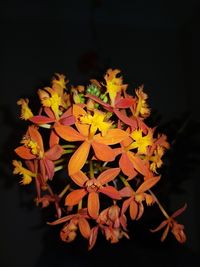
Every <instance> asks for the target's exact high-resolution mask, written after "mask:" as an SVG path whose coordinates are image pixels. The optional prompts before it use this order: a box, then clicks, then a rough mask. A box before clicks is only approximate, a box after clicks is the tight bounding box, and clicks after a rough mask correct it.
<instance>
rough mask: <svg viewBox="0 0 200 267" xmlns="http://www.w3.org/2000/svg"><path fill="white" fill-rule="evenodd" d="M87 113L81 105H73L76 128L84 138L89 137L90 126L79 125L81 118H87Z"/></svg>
mask: <svg viewBox="0 0 200 267" xmlns="http://www.w3.org/2000/svg"><path fill="white" fill-rule="evenodd" d="M86 114H87V112H86V111H85V110H84V109H83V108H82V107H81V106H80V105H73V115H74V117H75V118H76V123H75V125H76V128H77V129H78V131H79V132H80V133H81V134H82V135H83V136H88V134H89V128H90V126H89V125H87V124H82V123H79V121H78V119H79V118H80V116H85V115H86Z"/></svg>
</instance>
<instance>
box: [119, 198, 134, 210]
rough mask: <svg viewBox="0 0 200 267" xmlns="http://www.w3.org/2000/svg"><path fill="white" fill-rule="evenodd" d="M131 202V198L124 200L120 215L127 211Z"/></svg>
mask: <svg viewBox="0 0 200 267" xmlns="http://www.w3.org/2000/svg"><path fill="white" fill-rule="evenodd" d="M131 201H133V198H132V197H130V198H128V199H126V200H125V201H124V202H123V204H122V210H121V213H122V214H124V213H125V212H126V211H127V209H128V207H129V205H130V203H131Z"/></svg>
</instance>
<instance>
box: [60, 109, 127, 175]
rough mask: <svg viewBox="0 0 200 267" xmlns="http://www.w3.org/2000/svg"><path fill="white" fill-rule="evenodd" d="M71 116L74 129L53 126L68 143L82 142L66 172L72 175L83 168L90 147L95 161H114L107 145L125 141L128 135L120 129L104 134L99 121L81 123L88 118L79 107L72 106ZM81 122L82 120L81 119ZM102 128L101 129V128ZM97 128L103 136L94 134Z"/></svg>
mask: <svg viewBox="0 0 200 267" xmlns="http://www.w3.org/2000/svg"><path fill="white" fill-rule="evenodd" d="M73 114H74V116H75V118H76V123H75V124H76V128H77V129H78V131H77V130H75V129H74V128H72V127H70V126H64V125H58V126H55V130H56V132H57V134H58V135H59V136H60V137H62V138H63V139H65V140H66V141H69V142H75V141H83V143H82V144H81V145H80V146H79V148H78V149H77V150H76V151H75V153H74V154H73V155H72V157H71V159H70V161H69V164H68V172H69V175H72V174H74V173H76V172H78V171H79V170H81V168H82V167H83V166H84V164H85V162H86V160H87V158H88V155H89V151H90V147H91V146H92V148H93V150H94V153H95V156H96V158H97V159H99V160H102V161H113V160H114V159H115V152H114V150H112V149H111V148H110V147H109V146H108V145H114V144H117V143H119V142H121V141H122V140H123V139H125V138H126V137H127V136H128V134H127V133H126V132H125V131H123V130H120V129H107V132H106V134H105V132H104V129H105V127H106V128H107V124H105V122H104V121H103V120H102V121H99V120H97V121H96V120H92V119H91V121H90V123H89V122H88V121H87V122H88V123H82V122H81V121H79V119H80V118H85V117H86V116H88V114H87V112H86V111H85V110H84V109H83V108H82V107H81V106H79V105H74V107H73ZM82 120H83V119H82ZM101 127H102V128H101ZM97 128H98V129H99V130H100V131H103V132H104V134H105V135H103V136H102V134H100V133H99V134H95V133H96V130H97Z"/></svg>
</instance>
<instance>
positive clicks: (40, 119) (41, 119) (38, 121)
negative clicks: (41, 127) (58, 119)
mask: <svg viewBox="0 0 200 267" xmlns="http://www.w3.org/2000/svg"><path fill="white" fill-rule="evenodd" d="M29 120H30V121H31V122H33V123H35V124H44V123H51V122H54V121H55V119H54V118H49V117H46V116H42V115H37V116H33V117H32V118H30V119H29Z"/></svg>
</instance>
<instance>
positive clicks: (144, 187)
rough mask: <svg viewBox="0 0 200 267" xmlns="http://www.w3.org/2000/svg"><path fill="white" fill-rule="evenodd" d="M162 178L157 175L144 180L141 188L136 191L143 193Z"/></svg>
mask: <svg viewBox="0 0 200 267" xmlns="http://www.w3.org/2000/svg"><path fill="white" fill-rule="evenodd" d="M159 180H160V176H156V177H153V178H150V179H148V180H146V181H144V182H143V183H142V184H141V185H140V186H139V188H138V189H137V191H136V193H137V194H139V193H143V192H145V191H147V190H149V189H150V188H151V187H152V186H154V185H155V184H156V183H157V182H158V181H159Z"/></svg>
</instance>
